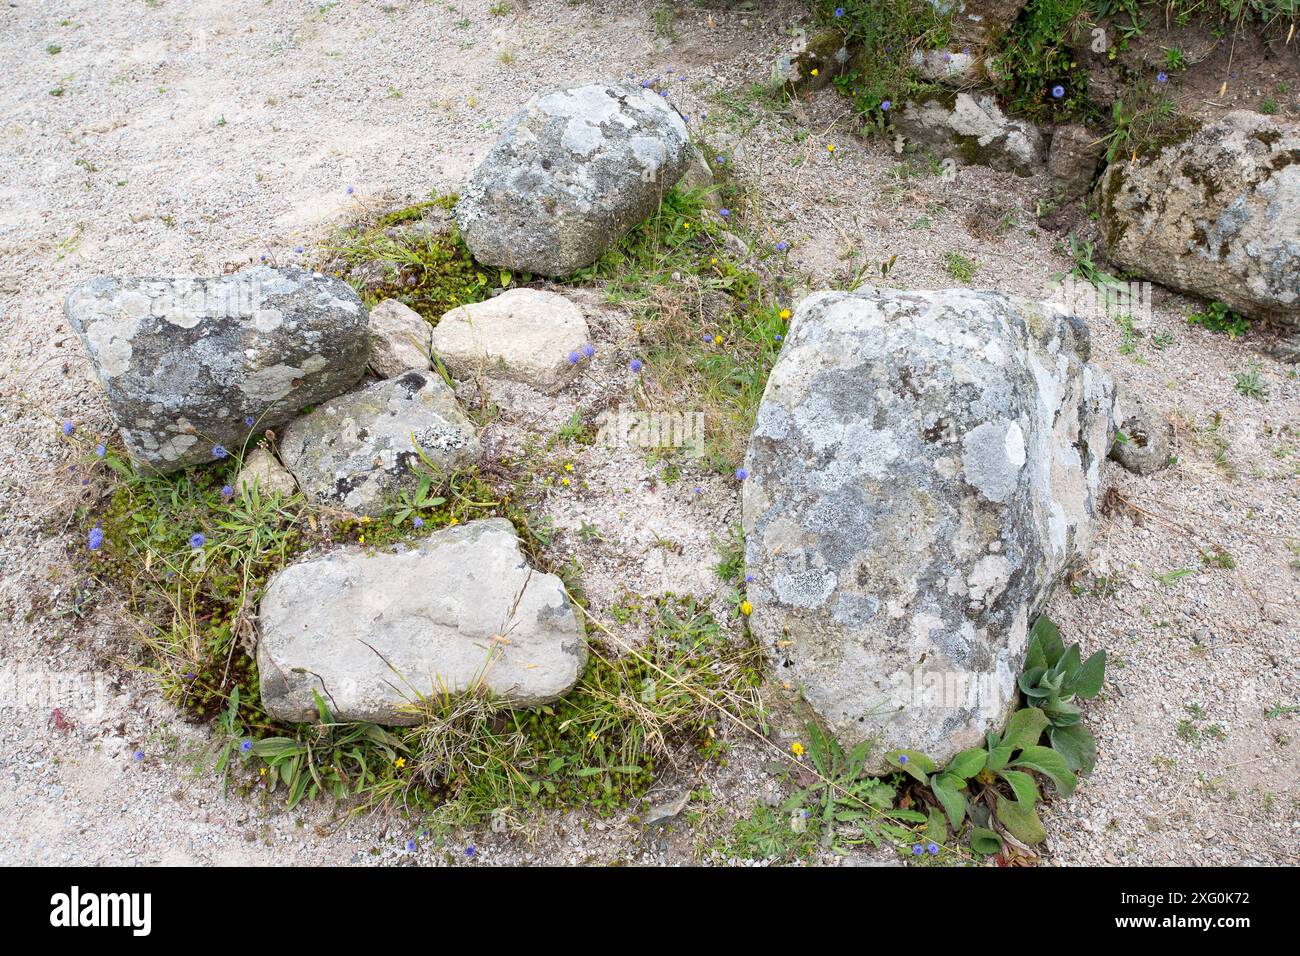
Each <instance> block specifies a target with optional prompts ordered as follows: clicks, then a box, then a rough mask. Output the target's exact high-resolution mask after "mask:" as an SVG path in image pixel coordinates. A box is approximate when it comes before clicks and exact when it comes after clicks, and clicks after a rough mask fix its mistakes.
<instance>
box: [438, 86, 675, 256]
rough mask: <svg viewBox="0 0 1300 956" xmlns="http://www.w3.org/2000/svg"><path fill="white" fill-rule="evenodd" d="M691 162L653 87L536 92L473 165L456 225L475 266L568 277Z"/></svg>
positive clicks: (638, 217) (651, 206)
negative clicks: (482, 156) (484, 154)
mask: <svg viewBox="0 0 1300 956" xmlns="http://www.w3.org/2000/svg"><path fill="white" fill-rule="evenodd" d="M690 161H691V151H690V141H689V135H688V133H687V130H686V124H685V122H684V121H683V120H682V118H681V116H680V115H679V114H678V113H677V111H676V110H674V109H673V108H672V107H671V106H670V105H668V102H667V101H666V100H665V99H664V98H663V97H661V96H660V95H659V94H658V93H656V92H655V91H654V90H652V89H648V88H642V87H641V86H637V85H632V84H626V83H595V84H591V85H588V86H579V87H574V88H572V89H563V90H556V91H554V92H550V93H544V94H541V95H538V96H535V97H533V99H532V100H531V101H530V102H529V103H528V105H527V106H526V107H525V108H524V109H523V110H522V111H520V112H519V113H517V114H516V115H515V116H513V117H512V118H511V119H510V122H509V123H508V124H507V126H506V130H505V132H504V133H503V134H502V136H501V138H500V139H499V140H498V141H497V143H496V145H494V146H493V147H492V149H491V150H490V151H489V152H488V154H487V156H486V157H485V158H484V159H483V161H482V162H481V163H479V165H478V168H477V169H475V170H474V174H473V176H472V177H471V178H470V182H469V185H468V186H467V187H466V188H465V190H464V192H462V193H461V197H460V201H459V202H458V203H457V204H456V223H457V225H458V226H459V227H460V231H461V235H462V236H463V237H464V240H465V244H466V245H467V246H469V249H470V251H471V252H472V253H473V254H474V258H476V259H477V260H478V261H479V262H482V263H484V264H486V265H490V266H499V267H503V268H507V269H514V270H516V271H520V272H531V273H534V274H537V275H544V276H553V277H562V276H567V275H570V274H571V273H573V272H574V271H575V270H577V269H581V268H582V267H584V266H588V265H590V264H591V263H593V262H595V261H596V260H597V259H598V258H599V257H600V256H601V254H602V253H604V252H605V251H606V250H607V249H609V248H610V247H611V246H612V245H613V244H614V243H615V242H616V241H617V240H618V239H619V238H620V237H621V236H622V235H623V234H624V233H626V232H627V231H628V230H629V229H631V228H632V227H633V226H635V225H636V224H637V223H639V222H641V221H642V220H643V219H645V218H646V217H647V216H649V215H650V214H651V213H652V212H653V211H654V210H655V207H656V206H657V205H658V204H659V201H660V200H661V199H662V198H663V196H664V194H665V193H666V192H667V191H668V190H669V189H671V188H672V187H673V185H674V184H676V182H677V181H678V180H679V179H681V177H682V174H683V173H685V172H686V168H687V166H688V165H689V164H690Z"/></svg>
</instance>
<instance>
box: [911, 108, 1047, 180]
mask: <svg viewBox="0 0 1300 956" xmlns="http://www.w3.org/2000/svg"><path fill="white" fill-rule="evenodd" d="M890 117H891V122H892V123H893V126H894V130H895V131H896V132H897V133H899V134H900V135H901V136H902V137H903V139H904V140H905V141H907V142H909V143H915V144H919V145H921V146H927V147H929V148H930V149H932V150H934V151H935V152H937V153H938V154H939V155H941V156H944V157H947V158H951V159H953V160H955V161H956V162H957V164H958V165H961V166H967V165H978V166H989V167H992V168H993V169H1005V170H1010V171H1011V172H1014V173H1016V174H1018V175H1021V176H1030V175H1033V174H1034V173H1035V172H1037V171H1039V170H1040V169H1041V168H1042V165H1043V138H1042V136H1041V135H1039V132H1038V130H1037V129H1036V128H1035V127H1034V125H1033V124H1032V123H1028V122H1026V121H1024V120H1018V119H1011V118H1010V117H1008V116H1007V115H1006V114H1005V113H1003V112H1002V110H1001V108H999V106H998V104H997V101H996V100H995V99H994V98H993V97H992V96H989V95H987V94H978V95H972V94H970V93H956V94H932V95H930V96H927V97H922V98H920V99H917V100H909V101H908V102H907V103H905V104H903V107H902V108H901V109H895V110H894V111H893V112H892V113H891V114H890Z"/></svg>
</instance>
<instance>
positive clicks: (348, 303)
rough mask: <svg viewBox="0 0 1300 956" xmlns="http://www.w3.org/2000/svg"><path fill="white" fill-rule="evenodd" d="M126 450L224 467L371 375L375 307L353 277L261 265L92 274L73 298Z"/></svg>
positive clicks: (164, 467) (157, 462)
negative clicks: (219, 271)
mask: <svg viewBox="0 0 1300 956" xmlns="http://www.w3.org/2000/svg"><path fill="white" fill-rule="evenodd" d="M64 311H65V313H66V314H67V317H68V321H69V322H70V323H71V324H72V327H73V328H75V329H76V330H77V332H78V333H79V334H80V335H81V339H82V342H83V343H84V344H85V347H86V351H87V352H88V353H89V355H90V360H91V363H92V365H93V366H94V370H95V375H96V377H97V378H98V379H99V381H100V383H101V384H102V385H103V386H104V391H105V392H106V393H107V395H108V403H109V408H110V410H111V411H112V413H113V419H114V421H115V423H116V424H117V426H118V428H119V429H120V432H121V435H122V441H123V444H124V445H125V446H126V450H127V452H128V453H129V454H130V456H131V458H132V460H133V461H135V462H136V463H137V464H138V465H140V466H142V467H144V468H146V469H151V470H154V471H158V472H168V471H174V470H176V469H178V468H184V467H186V466H188V465H195V464H200V463H202V462H208V461H212V460H213V458H214V452H213V449H214V447H216V446H220V447H222V448H225V449H229V450H231V451H235V450H238V449H239V448H240V447H241V446H242V445H243V444H244V442H245V441H246V439H247V438H248V436H249V435H250V434H251V433H252V431H253V428H254V425H255V426H256V428H257V429H258V430H261V429H265V428H276V427H278V426H280V425H282V424H283V423H285V422H287V421H288V420H289V419H291V418H292V417H293V416H294V415H295V414H296V413H297V412H298V411H299V410H300V409H302V408H304V407H306V406H308V405H312V404H316V403H318V402H322V401H325V400H326V399H329V398H332V397H333V396H335V395H338V394H339V393H340V392H343V391H346V390H347V389H348V388H350V387H351V386H352V385H353V384H355V383H356V381H357V380H358V379H359V378H360V377H361V375H362V374H363V373H364V372H365V367H366V356H367V352H368V349H369V343H368V341H367V338H366V310H365V308H364V307H363V306H362V305H361V300H360V299H358V298H357V295H356V293H355V292H353V291H352V289H351V287H349V286H348V284H347V283H346V282H343V281H342V280H341V279H335V278H331V277H328V276H324V275H321V274H320V273H315V272H308V271H306V270H303V269H272V268H269V267H267V266H258V267H256V268H253V269H246V270H244V271H243V272H237V273H234V274H233V275H228V276H219V277H216V278H207V279H202V278H199V279H127V280H122V281H118V280H116V279H109V278H96V279H91V280H90V281H89V282H86V283H84V284H83V285H80V286H78V287H77V288H76V289H74V290H73V291H72V292H71V293H70V294H69V295H68V298H67V300H66V302H65V303H64Z"/></svg>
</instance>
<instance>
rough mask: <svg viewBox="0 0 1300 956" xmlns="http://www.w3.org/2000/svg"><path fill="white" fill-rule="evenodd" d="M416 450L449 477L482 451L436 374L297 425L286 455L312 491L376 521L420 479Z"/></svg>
mask: <svg viewBox="0 0 1300 956" xmlns="http://www.w3.org/2000/svg"><path fill="white" fill-rule="evenodd" d="M417 445H418V446H419V450H420V451H423V452H424V456H425V457H426V458H428V459H429V461H430V462H431V463H432V464H433V465H434V467H435V468H437V469H438V470H440V471H442V472H444V473H450V472H453V471H456V470H457V469H461V468H467V467H469V466H471V465H474V464H476V463H477V462H478V460H479V458H480V457H482V454H483V448H482V446H481V445H480V444H479V440H478V438H477V436H476V435H475V432H474V424H473V423H472V422H471V421H470V420H469V418H468V417H467V416H466V415H465V412H464V411H463V410H462V409H461V407H460V405H459V404H458V403H457V401H456V393H455V392H453V391H452V390H451V388H450V387H448V385H447V383H446V382H444V381H443V380H442V379H441V378H439V377H438V376H437V375H436V374H435V373H433V372H420V371H414V370H412V371H409V372H404V373H403V374H401V375H399V376H398V377H397V378H389V379H384V380H383V381H382V382H375V383H373V384H371V385H368V386H366V387H365V388H362V389H359V390H357V391H355V392H349V393H348V394H347V395H343V396H340V397H339V398H336V399H334V400H332V401H329V402H326V403H325V404H324V405H322V406H321V407H320V408H318V409H316V410H315V411H314V412H312V413H311V414H310V415H304V416H303V417H302V418H299V419H297V420H296V421H294V422H292V423H291V424H290V425H289V426H288V427H287V428H286V429H285V430H284V436H283V438H281V440H280V457H281V459H282V460H283V461H284V464H285V466H286V467H287V468H288V469H289V470H290V471H291V472H293V475H294V477H295V478H297V479H298V486H299V487H300V488H301V489H302V491H303V492H304V493H305V494H307V495H309V496H311V497H312V498H314V499H315V500H317V501H320V502H322V503H324V504H329V505H333V506H335V507H339V508H344V509H346V510H348V511H351V512H353V513H355V514H359V515H372V516H373V515H377V514H379V513H380V512H381V511H382V510H383V507H384V504H385V499H386V498H389V497H391V496H392V495H393V494H394V493H395V492H397V491H398V490H400V489H401V488H403V487H406V486H410V485H413V484H414V483H415V482H416V481H417V480H418V475H419V473H420V465H421V457H420V454H419V451H417V449H416V446H417Z"/></svg>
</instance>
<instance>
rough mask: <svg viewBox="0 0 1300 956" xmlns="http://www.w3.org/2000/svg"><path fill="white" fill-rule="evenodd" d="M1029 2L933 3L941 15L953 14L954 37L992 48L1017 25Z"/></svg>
mask: <svg viewBox="0 0 1300 956" xmlns="http://www.w3.org/2000/svg"><path fill="white" fill-rule="evenodd" d="M1025 2H1026V0H930V5H931V6H932V7H934V8H935V9H936V10H938V11H939V12H940V13H951V14H952V30H953V34H954V36H955V37H956V38H957V39H958V40H960V41H962V42H968V43H980V44H986V43H989V44H991V43H992V42H993V41H994V40H997V39H999V38H1000V37H1001V36H1002V35H1003V34H1004V33H1006V32H1007V30H1008V29H1010V27H1011V24H1013V23H1015V22H1016V18H1017V17H1018V16H1020V11H1021V10H1022V9H1023V8H1024V6H1025Z"/></svg>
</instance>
